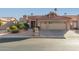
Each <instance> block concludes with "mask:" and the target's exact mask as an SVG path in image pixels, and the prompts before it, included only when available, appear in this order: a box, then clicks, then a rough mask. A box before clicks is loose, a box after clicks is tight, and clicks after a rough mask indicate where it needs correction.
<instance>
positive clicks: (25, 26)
mask: <svg viewBox="0 0 79 59" xmlns="http://www.w3.org/2000/svg"><path fill="white" fill-rule="evenodd" d="M16 26H17V27H18V28H19V29H25V30H28V28H29V25H28V24H27V23H24V22H19V23H17V24H16Z"/></svg>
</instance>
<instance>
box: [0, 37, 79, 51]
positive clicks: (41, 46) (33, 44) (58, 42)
mask: <svg viewBox="0 0 79 59" xmlns="http://www.w3.org/2000/svg"><path fill="white" fill-rule="evenodd" d="M0 51H79V40H78V39H76V40H74V39H73V40H66V39H53V38H29V39H24V40H20V41H14V42H4V43H0Z"/></svg>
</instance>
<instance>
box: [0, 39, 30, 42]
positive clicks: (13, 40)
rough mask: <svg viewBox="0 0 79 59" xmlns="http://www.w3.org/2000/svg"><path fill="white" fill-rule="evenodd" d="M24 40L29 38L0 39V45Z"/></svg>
mask: <svg viewBox="0 0 79 59" xmlns="http://www.w3.org/2000/svg"><path fill="white" fill-rule="evenodd" d="M26 39H29V38H0V43H6V42H15V41H21V40H26Z"/></svg>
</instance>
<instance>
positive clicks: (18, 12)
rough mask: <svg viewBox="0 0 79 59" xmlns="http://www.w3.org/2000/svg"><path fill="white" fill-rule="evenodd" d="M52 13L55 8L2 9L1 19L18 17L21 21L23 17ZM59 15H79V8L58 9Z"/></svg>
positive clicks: (0, 9) (0, 12)
mask: <svg viewBox="0 0 79 59" xmlns="http://www.w3.org/2000/svg"><path fill="white" fill-rule="evenodd" d="M50 11H52V12H53V11H54V10H53V8H0V17H16V18H17V19H19V18H20V17H21V16H22V15H30V14H31V13H33V14H34V15H45V14H47V13H49V12H50ZM57 13H58V14H60V15H63V14H64V13H67V14H68V15H69V14H70V15H71V14H72V15H74V14H75V15H78V14H79V8H58V11H57Z"/></svg>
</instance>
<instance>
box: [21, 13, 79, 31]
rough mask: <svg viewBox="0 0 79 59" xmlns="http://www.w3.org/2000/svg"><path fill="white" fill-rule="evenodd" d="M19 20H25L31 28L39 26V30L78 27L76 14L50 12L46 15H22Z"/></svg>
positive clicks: (78, 19) (78, 21) (78, 17)
mask: <svg viewBox="0 0 79 59" xmlns="http://www.w3.org/2000/svg"><path fill="white" fill-rule="evenodd" d="M20 19H21V21H24V22H25V21H26V22H28V23H29V24H30V26H31V28H33V27H36V26H39V27H40V29H41V30H70V29H79V16H76V15H64V16H61V15H57V14H56V13H55V12H50V13H49V14H47V15H31V16H23V18H20Z"/></svg>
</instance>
